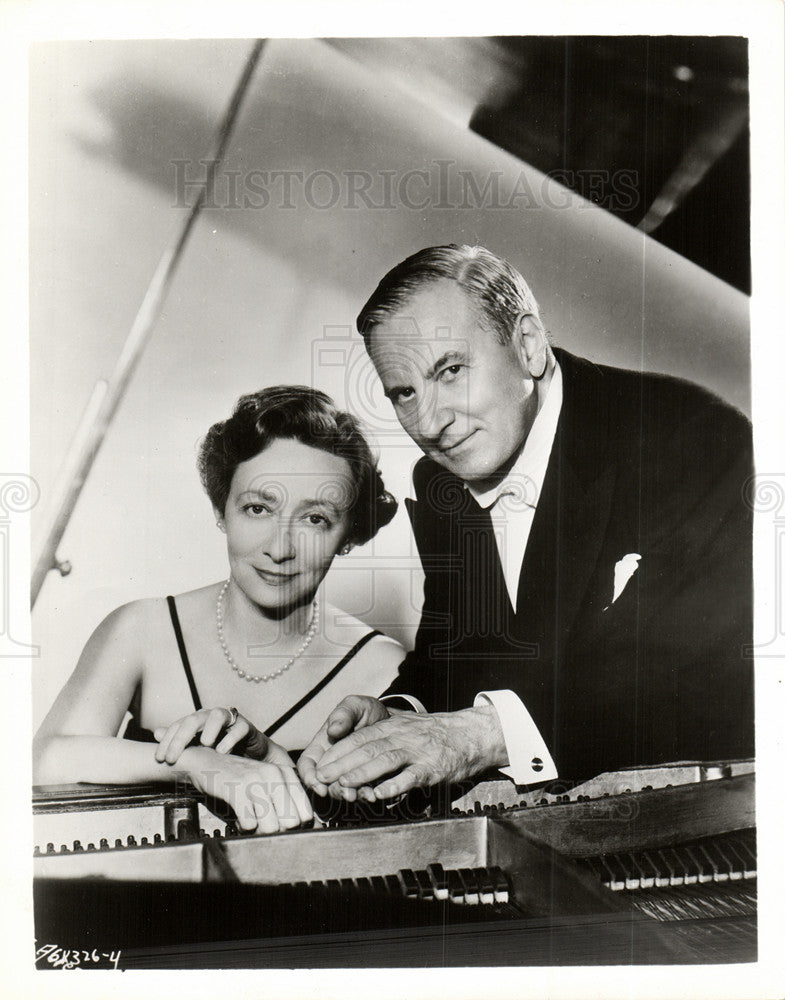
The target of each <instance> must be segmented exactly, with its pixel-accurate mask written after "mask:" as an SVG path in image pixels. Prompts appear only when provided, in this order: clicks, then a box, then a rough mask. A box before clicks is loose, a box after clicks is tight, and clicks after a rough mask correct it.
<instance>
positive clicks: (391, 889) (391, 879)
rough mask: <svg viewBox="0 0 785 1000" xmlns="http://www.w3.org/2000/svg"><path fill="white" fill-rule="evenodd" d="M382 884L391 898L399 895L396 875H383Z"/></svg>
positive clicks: (399, 884)
mask: <svg viewBox="0 0 785 1000" xmlns="http://www.w3.org/2000/svg"><path fill="white" fill-rule="evenodd" d="M384 884H385V886H386V887H387V892H388V893H389V894H390V895H391V896H400V895H401V883H400V882H399V881H398V876H397V875H385V876H384Z"/></svg>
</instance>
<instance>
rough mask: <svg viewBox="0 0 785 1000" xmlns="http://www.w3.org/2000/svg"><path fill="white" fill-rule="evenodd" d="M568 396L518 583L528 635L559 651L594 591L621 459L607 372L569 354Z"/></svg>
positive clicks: (562, 359)
mask: <svg viewBox="0 0 785 1000" xmlns="http://www.w3.org/2000/svg"><path fill="white" fill-rule="evenodd" d="M556 354H557V358H558V361H559V364H560V365H561V368H562V374H563V380H564V399H563V402H562V411H561V415H560V417H559V424H558V427H557V431H556V437H555V439H554V443H553V449H552V451H551V457H550V461H549V463H548V471H547V473H546V476H545V481H544V483H543V488H542V493H541V495H540V498H539V501H538V504H537V512H536V514H535V516H534V521H533V523H532V530H531V534H530V536H529V541H528V545H527V547H526V555H525V558H524V561H523V568H522V572H521V577H520V580H519V585H518V602H517V615H516V623H517V628H518V630H519V631H520V634H521V635H523V636H525V637H526V638H527V639H529V640H531V641H536V642H537V643H538V644H539V645H540V660H541V661H542V660H544V659H550V658H551V657H552V656H555V655H556V654H557V653H558V646H559V644H560V641H561V640H563V639H564V638H565V637H566V635H567V634H568V632H569V630H570V628H571V626H572V624H573V621H574V619H575V615H576V612H577V610H578V608H579V606H580V604H581V601H582V599H583V598H584V595H585V593H586V588H587V586H588V583H589V580H590V578H591V575H592V572H593V571H594V569H595V567H596V564H597V559H598V557H599V554H600V551H601V548H602V543H603V540H604V538H605V533H606V530H607V526H608V518H609V515H610V506H611V499H612V496H613V488H614V484H615V481H616V461H615V456H614V455H613V454H611V452H610V450H609V448H608V438H609V428H608V386H607V384H606V378H605V376H604V375H603V373H602V371H601V370H600V369H599V368H597V367H596V366H595V365H593V364H591V363H590V362H587V361H584V360H582V359H579V358H575V357H573V356H572V355H570V354H567V353H566V352H565V351H559V350H557V352H556Z"/></svg>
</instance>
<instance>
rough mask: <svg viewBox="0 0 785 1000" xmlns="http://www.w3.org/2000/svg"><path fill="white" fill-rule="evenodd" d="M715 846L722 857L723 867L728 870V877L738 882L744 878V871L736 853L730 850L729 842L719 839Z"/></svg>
mask: <svg viewBox="0 0 785 1000" xmlns="http://www.w3.org/2000/svg"><path fill="white" fill-rule="evenodd" d="M714 846H715V848H716V850H717V852H718V854H719V855H720V856H721V858H722V867H723V869H725V870H726V871H727V872H728V878H729V879H730V880H731V881H732V882H738V881H739V880H740V879H742V878H744V872H743V871H742V870H741V867H740V865H739V862H738V860H737V859H736V857H735V854H734V853H733V852H732V851H731V850H730V848H729V845H728V844H727V842H723V841H717V843H716V844H715V845H714Z"/></svg>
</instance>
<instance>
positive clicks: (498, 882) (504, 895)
mask: <svg viewBox="0 0 785 1000" xmlns="http://www.w3.org/2000/svg"><path fill="white" fill-rule="evenodd" d="M489 874H490V876H491V882H492V884H493V896H494V899H495V900H496V902H497V903H509V901H510V896H511V895H512V891H511V889H510V880H509V879H508V878H507V875H506V874H505V872H504V871H503V870H502V869H501V868H500V867H499V866H498V865H493V867H492V868H491V869H490V870H489Z"/></svg>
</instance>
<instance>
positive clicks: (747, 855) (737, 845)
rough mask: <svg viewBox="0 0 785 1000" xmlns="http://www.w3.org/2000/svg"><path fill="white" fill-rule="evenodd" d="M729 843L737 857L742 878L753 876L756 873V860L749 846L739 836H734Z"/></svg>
mask: <svg viewBox="0 0 785 1000" xmlns="http://www.w3.org/2000/svg"><path fill="white" fill-rule="evenodd" d="M731 843H732V845H733V849H734V851H735V852H736V855H737V856H738V858H739V862H740V864H741V870H742V872H743V874H744V878H755V877H756V875H757V874H758V861H757V858H756V857H755V853H754V852H753V851H751V850H750V849H749V846H748V845H747V844H745V843H744V841H743V840H742V839H741V838H740V837H734V838H733V840H732V841H731Z"/></svg>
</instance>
